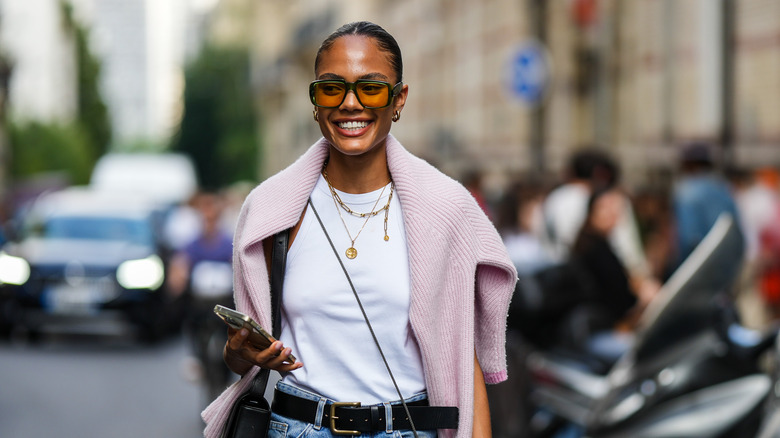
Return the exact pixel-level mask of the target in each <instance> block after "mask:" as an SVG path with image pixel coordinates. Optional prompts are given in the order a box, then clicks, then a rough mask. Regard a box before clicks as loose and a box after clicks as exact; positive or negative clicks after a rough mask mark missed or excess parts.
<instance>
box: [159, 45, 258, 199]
mask: <svg viewBox="0 0 780 438" xmlns="http://www.w3.org/2000/svg"><path fill="white" fill-rule="evenodd" d="M185 81H186V82H185V84H186V86H185V90H184V116H183V118H182V122H181V125H180V127H179V131H178V133H177V135H176V136H174V138H173V141H172V145H171V149H172V150H174V151H180V152H184V153H186V154H189V155H190V156H191V157H192V159H193V161H194V162H195V167H196V169H197V171H198V177H199V181H200V183H201V185H203V186H204V187H206V188H212V189H213V188H219V187H223V186H225V185H228V184H231V183H233V182H236V181H241V180H247V179H248V180H254V179H256V177H257V168H258V163H257V156H258V143H257V133H256V117H255V110H254V106H253V102H252V90H251V86H250V77H249V54H248V52H247V51H246V50H245V49H238V48H224V47H214V46H208V45H207V46H205V47H204V48H203V50H202V51H201V53H200V55H199V56H198V58H197V59H195V61H194V62H193V63H192V64H190V65H189V66H188V67H187V69H186V72H185Z"/></svg>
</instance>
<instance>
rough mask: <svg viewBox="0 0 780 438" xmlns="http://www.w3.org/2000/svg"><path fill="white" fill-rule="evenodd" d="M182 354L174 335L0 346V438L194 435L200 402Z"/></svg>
mask: <svg viewBox="0 0 780 438" xmlns="http://www.w3.org/2000/svg"><path fill="white" fill-rule="evenodd" d="M186 356H187V347H186V344H185V342H184V341H183V340H182V339H181V338H176V339H172V340H169V341H164V342H162V343H160V344H158V345H155V346H144V345H138V344H134V343H129V342H118V341H117V340H116V339H111V338H86V339H85V338H80V339H78V342H77V341H76V340H74V339H68V340H61V339H60V340H52V339H47V340H44V341H43V342H42V343H41V344H38V345H34V346H30V345H27V344H24V343H19V342H10V343H9V342H4V343H0V437H3V438H37V437H57V438H92V437H95V438H97V437H101V438H102V437H111V438H125V437H127V438H131V437H132V438H137V437H141V436H143V437H152V438H154V437H161V438H162V437H165V438H188V437H200V436H202V430H203V424H202V421H201V419H200V415H199V413H200V410H201V408H202V407H203V405H204V403H205V401H204V400H203V396H202V395H201V391H200V388H199V386H198V385H197V384H195V383H192V382H190V381H187V380H186V379H185V377H184V374H185V373H184V372H183V369H184V366H183V365H184V362H185V357H186Z"/></svg>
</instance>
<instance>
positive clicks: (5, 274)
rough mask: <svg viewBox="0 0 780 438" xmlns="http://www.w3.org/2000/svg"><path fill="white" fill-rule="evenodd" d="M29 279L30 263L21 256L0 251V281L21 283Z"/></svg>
mask: <svg viewBox="0 0 780 438" xmlns="http://www.w3.org/2000/svg"><path fill="white" fill-rule="evenodd" d="M29 279H30V264H29V263H27V260H25V259H23V258H21V257H14V256H11V255H8V254H6V253H4V252H0V283H6V284H15V285H22V284H25V283H27V280H29Z"/></svg>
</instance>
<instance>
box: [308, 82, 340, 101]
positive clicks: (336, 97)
mask: <svg viewBox="0 0 780 438" xmlns="http://www.w3.org/2000/svg"><path fill="white" fill-rule="evenodd" d="M346 89H347V87H346V86H345V85H344V84H342V83H340V82H321V83H319V84H317V85H316V87H315V89H314V101H315V102H316V103H317V105H322V106H332V107H336V106H339V105H341V102H342V101H343V100H344V93H345V92H346Z"/></svg>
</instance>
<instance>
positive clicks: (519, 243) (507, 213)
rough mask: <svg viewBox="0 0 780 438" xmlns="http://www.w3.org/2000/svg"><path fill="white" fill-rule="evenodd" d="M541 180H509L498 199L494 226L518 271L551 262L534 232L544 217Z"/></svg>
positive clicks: (527, 271)
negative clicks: (503, 192)
mask: <svg viewBox="0 0 780 438" xmlns="http://www.w3.org/2000/svg"><path fill="white" fill-rule="evenodd" d="M543 201H544V191H543V189H542V187H541V184H539V183H538V182H535V181H532V180H530V179H518V180H516V181H514V182H512V183H511V184H510V185H509V187H508V188H507V190H506V193H505V194H504V196H503V197H502V199H501V202H500V204H499V209H498V212H499V214H498V223H497V227H498V230H499V232H500V233H501V238H502V239H503V240H504V245H506V248H507V252H508V253H509V257H510V258H511V259H512V262H513V263H514V264H515V268H516V269H517V272H518V274H519V275H521V276H522V275H532V274H533V273H534V272H536V271H538V270H539V269H541V268H543V267H545V266H549V265H550V264H552V263H553V258H552V255H551V254H550V252H549V250H548V248H547V247H546V246H545V245H544V243H543V242H542V240H541V239H540V238H539V236H538V235H537V234H536V233H535V232H534V231H535V230H537V229H539V228H540V227H541V223H542V222H543V220H544V218H543V215H542V202H543Z"/></svg>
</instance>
